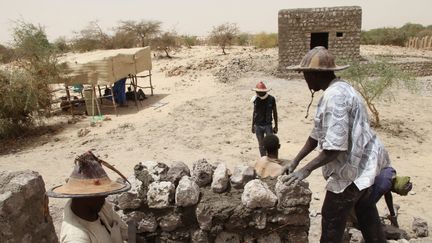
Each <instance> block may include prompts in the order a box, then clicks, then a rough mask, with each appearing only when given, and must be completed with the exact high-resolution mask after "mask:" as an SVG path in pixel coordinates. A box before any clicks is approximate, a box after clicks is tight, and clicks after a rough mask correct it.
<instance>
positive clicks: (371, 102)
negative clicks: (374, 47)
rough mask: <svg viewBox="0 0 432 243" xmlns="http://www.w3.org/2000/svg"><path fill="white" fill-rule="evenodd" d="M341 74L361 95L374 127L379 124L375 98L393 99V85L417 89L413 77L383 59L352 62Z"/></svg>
mask: <svg viewBox="0 0 432 243" xmlns="http://www.w3.org/2000/svg"><path fill="white" fill-rule="evenodd" d="M341 76H342V77H344V78H346V79H347V80H348V81H350V82H351V83H352V84H353V86H354V87H355V89H356V90H357V91H358V92H359V93H360V95H361V96H362V97H363V99H364V100H365V102H366V105H367V107H368V109H369V111H370V112H371V113H372V115H373V121H372V124H373V125H374V126H375V127H380V126H381V123H380V114H379V111H378V108H377V107H376V101H377V100H380V99H386V100H393V99H394V96H393V93H392V88H394V87H398V86H404V87H406V88H407V89H408V90H411V91H416V90H417V85H416V80H415V79H414V77H412V76H411V75H409V74H408V73H406V72H403V71H402V70H400V69H399V68H398V67H397V66H395V65H393V64H391V63H388V62H387V61H385V60H381V61H378V62H375V63H354V64H352V65H351V67H350V68H348V69H347V70H345V71H343V72H342V73H341Z"/></svg>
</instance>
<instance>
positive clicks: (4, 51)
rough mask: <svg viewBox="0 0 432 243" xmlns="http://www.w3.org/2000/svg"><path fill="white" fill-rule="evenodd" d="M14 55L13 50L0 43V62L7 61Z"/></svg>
mask: <svg viewBox="0 0 432 243" xmlns="http://www.w3.org/2000/svg"><path fill="white" fill-rule="evenodd" d="M13 56H14V50H13V49H12V48H9V47H7V46H4V45H1V44H0V63H9V62H11V61H12V59H13Z"/></svg>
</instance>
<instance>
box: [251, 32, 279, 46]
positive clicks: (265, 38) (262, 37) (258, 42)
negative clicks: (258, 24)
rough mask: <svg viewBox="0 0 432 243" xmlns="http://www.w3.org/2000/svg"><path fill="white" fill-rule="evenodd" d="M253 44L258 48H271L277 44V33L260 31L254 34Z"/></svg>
mask: <svg viewBox="0 0 432 243" xmlns="http://www.w3.org/2000/svg"><path fill="white" fill-rule="evenodd" d="M253 45H254V46H256V47H258V48H273V47H277V45H278V34H277V33H270V34H267V33H265V32H261V33H259V34H257V35H255V36H254V38H253Z"/></svg>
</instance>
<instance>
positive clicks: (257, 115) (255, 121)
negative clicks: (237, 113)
mask: <svg viewBox="0 0 432 243" xmlns="http://www.w3.org/2000/svg"><path fill="white" fill-rule="evenodd" d="M252 90H253V91H255V92H256V96H254V97H253V103H254V110H253V114H252V133H255V134H256V137H257V139H258V144H259V151H260V155H261V157H262V156H266V150H265V148H264V145H263V139H264V136H267V135H269V134H273V133H277V132H278V117H277V109H276V99H275V98H274V97H273V96H271V95H269V94H268V92H269V91H270V90H271V89H267V87H266V86H265V84H264V83H263V82H259V83H257V85H256V86H255V88H254V89H252ZM273 119H274V124H275V125H274V127H272V125H273V124H272V123H273Z"/></svg>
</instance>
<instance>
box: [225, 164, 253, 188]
mask: <svg viewBox="0 0 432 243" xmlns="http://www.w3.org/2000/svg"><path fill="white" fill-rule="evenodd" d="M253 179H255V170H254V168H252V167H250V166H248V165H237V166H236V167H234V171H233V174H232V175H231V185H232V186H233V187H234V188H237V189H240V188H243V187H244V185H246V183H248V182H249V181H250V180H253Z"/></svg>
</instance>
